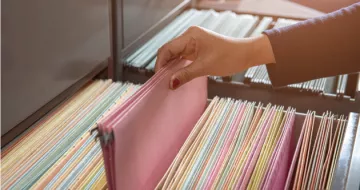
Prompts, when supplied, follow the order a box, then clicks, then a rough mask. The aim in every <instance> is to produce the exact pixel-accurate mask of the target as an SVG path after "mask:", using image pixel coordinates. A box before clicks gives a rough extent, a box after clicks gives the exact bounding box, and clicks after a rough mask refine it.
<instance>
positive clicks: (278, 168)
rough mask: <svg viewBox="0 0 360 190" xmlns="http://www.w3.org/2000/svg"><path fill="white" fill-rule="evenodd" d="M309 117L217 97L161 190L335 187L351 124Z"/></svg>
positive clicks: (330, 116)
mask: <svg viewBox="0 0 360 190" xmlns="http://www.w3.org/2000/svg"><path fill="white" fill-rule="evenodd" d="M296 117H297V118H296ZM304 117H305V119H304V121H303V122H300V123H301V125H298V124H297V125H295V124H296V123H299V122H296V123H295V118H296V120H298V119H300V118H299V116H296V114H295V110H294V109H292V108H289V109H286V110H284V108H283V107H277V106H270V105H267V106H265V107H264V106H262V105H261V104H260V105H258V106H256V105H255V103H251V102H241V101H235V100H231V99H218V98H215V99H214V100H213V101H212V102H211V104H210V105H209V106H208V108H207V110H206V111H205V112H204V114H203V115H202V118H201V119H200V120H199V122H198V123H197V125H196V126H195V127H194V129H193V131H192V132H191V134H190V135H189V137H188V139H187V140H186V142H185V143H184V145H183V146H182V148H181V149H180V151H179V153H178V154H177V156H176V157H175V159H174V161H173V162H172V164H171V166H170V167H169V169H168V170H167V172H166V173H165V175H164V177H163V178H162V179H161V181H160V182H159V184H158V185H157V187H156V189H274V190H279V189H330V186H331V183H332V179H333V175H334V170H335V165H336V160H337V159H338V155H339V149H340V145H341V142H342V138H343V134H344V129H345V126H346V120H345V119H344V118H343V117H340V118H338V119H335V117H334V115H332V114H330V113H325V114H324V115H323V116H322V117H321V119H316V117H315V114H314V112H309V113H307V114H306V116H304ZM319 120H320V123H319ZM299 129H300V130H299Z"/></svg>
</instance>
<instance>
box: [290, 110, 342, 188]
mask: <svg viewBox="0 0 360 190" xmlns="http://www.w3.org/2000/svg"><path fill="white" fill-rule="evenodd" d="M346 123H347V122H346V120H345V119H344V118H343V116H340V118H339V119H335V117H334V115H332V114H331V113H325V114H323V116H322V118H321V121H320V124H319V125H318V126H319V127H318V128H315V115H314V113H308V115H307V116H306V119H305V122H304V125H303V128H302V133H301V136H300V141H299V143H298V146H297V154H296V159H294V160H293V164H292V166H291V169H290V171H291V172H290V173H291V175H289V177H288V183H287V187H290V186H291V185H292V189H331V183H332V180H333V177H334V172H335V166H336V163H337V160H338V157H339V153H340V148H341V144H342V139H343V135H344V133H345V127H346ZM295 169H296V171H295V172H294V170H295Z"/></svg>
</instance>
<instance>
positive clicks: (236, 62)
mask: <svg viewBox="0 0 360 190" xmlns="http://www.w3.org/2000/svg"><path fill="white" fill-rule="evenodd" d="M179 58H181V59H187V60H191V61H193V63H191V64H189V65H188V66H187V67H185V68H182V69H180V70H179V71H177V72H176V73H175V74H174V75H173V76H172V77H171V81H170V88H171V89H176V88H178V87H179V86H181V85H183V84H185V83H187V82H189V81H190V80H192V79H194V78H196V77H200V76H207V75H213V76H229V75H232V74H235V73H238V72H241V71H243V70H245V69H247V68H249V67H252V66H256V65H260V64H265V63H275V58H274V55H273V52H272V49H271V44H270V41H269V39H268V38H267V36H266V35H261V36H259V37H253V38H244V39H235V38H230V37H226V36H222V35H219V34H216V33H214V32H212V31H209V30H207V29H204V28H200V27H197V26H192V27H190V28H189V29H188V30H187V31H186V32H184V33H183V34H182V35H181V36H179V37H177V38H175V39H173V40H172V41H170V42H168V43H166V44H165V45H163V46H162V47H161V48H160V49H159V51H158V55H157V60H156V66H155V71H158V70H159V69H160V68H161V67H163V66H164V65H166V64H167V63H168V62H170V61H171V60H174V59H179Z"/></svg>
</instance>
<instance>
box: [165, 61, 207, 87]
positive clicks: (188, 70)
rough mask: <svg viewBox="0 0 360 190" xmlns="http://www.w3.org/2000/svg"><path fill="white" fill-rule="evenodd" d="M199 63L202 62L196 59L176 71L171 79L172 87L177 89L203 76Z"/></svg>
mask: <svg viewBox="0 0 360 190" xmlns="http://www.w3.org/2000/svg"><path fill="white" fill-rule="evenodd" d="M199 65H200V64H199V63H198V61H197V60H196V61H194V62H193V63H191V64H189V65H188V66H186V67H184V68H182V69H180V70H178V71H177V72H176V73H174V74H173V76H172V77H171V79H170V89H173V90H174V89H177V88H179V87H180V86H182V85H184V84H185V83H187V82H189V81H191V80H192V79H194V78H196V77H199V76H201V72H199V71H200V70H201V69H200V68H199Z"/></svg>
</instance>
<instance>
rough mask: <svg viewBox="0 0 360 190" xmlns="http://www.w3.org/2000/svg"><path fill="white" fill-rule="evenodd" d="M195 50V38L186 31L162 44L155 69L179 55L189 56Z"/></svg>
mask: <svg viewBox="0 0 360 190" xmlns="http://www.w3.org/2000/svg"><path fill="white" fill-rule="evenodd" d="M195 50H196V40H195V38H194V37H192V36H191V35H190V34H188V33H187V32H186V33H184V34H183V35H181V36H179V37H177V38H175V39H174V40H172V41H170V42H168V43H166V44H165V45H163V46H162V47H161V48H160V49H159V51H158V55H157V59H156V65H155V71H158V70H159V69H160V68H161V67H163V66H164V65H166V64H167V63H168V62H169V61H171V60H173V59H177V58H179V57H180V56H183V57H186V58H189V57H191V56H190V55H191V54H192V53H194V52H195Z"/></svg>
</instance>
